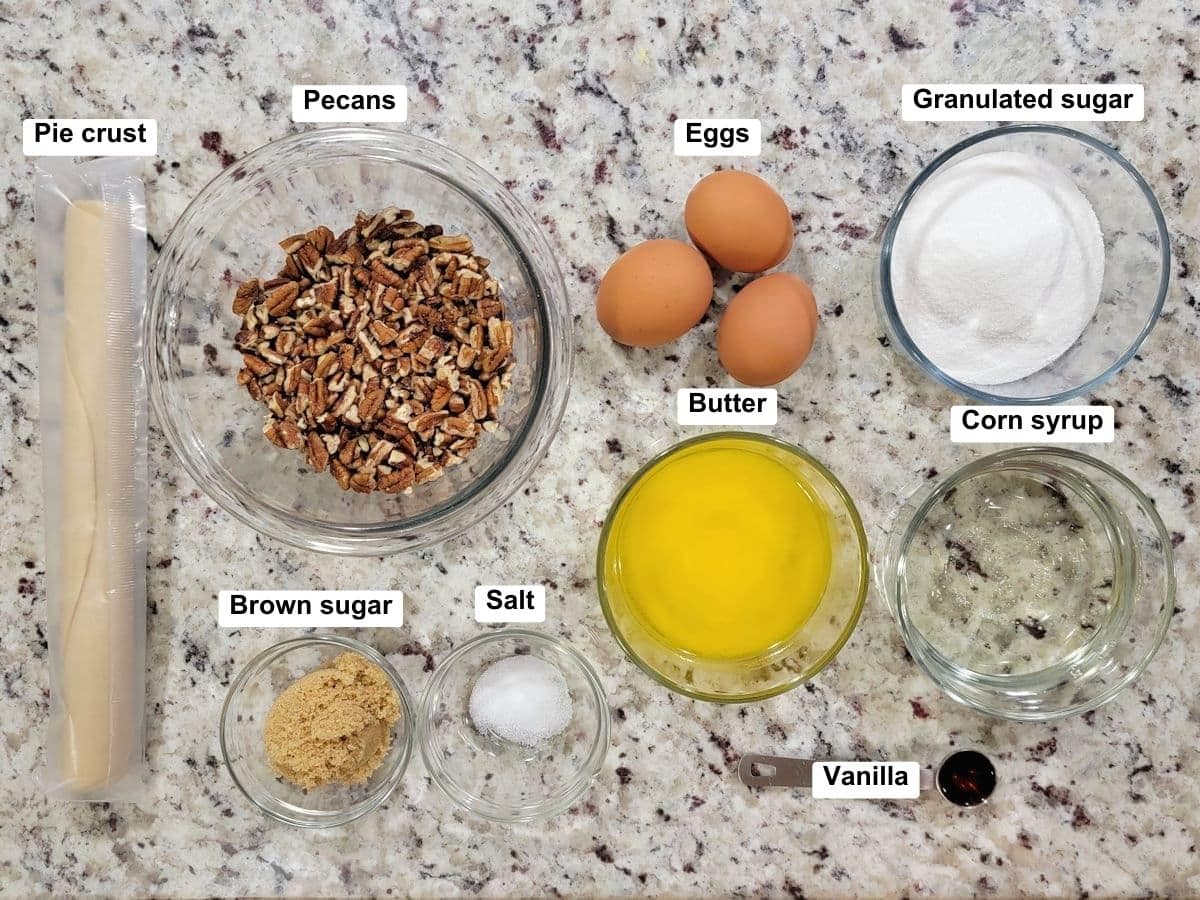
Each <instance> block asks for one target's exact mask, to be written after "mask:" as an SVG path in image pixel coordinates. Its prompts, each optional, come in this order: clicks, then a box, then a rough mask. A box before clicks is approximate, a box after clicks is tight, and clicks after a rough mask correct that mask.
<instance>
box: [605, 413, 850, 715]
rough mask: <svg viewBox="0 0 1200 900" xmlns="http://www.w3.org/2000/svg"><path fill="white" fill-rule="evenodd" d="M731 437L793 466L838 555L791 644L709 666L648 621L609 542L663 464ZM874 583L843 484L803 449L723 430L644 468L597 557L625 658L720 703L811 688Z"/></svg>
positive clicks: (611, 623) (625, 491)
mask: <svg viewBox="0 0 1200 900" xmlns="http://www.w3.org/2000/svg"><path fill="white" fill-rule="evenodd" d="M730 438H736V439H737V440H738V441H739V442H744V444H745V446H746V447H747V448H753V449H754V450H755V451H756V452H760V453H764V454H767V455H768V456H769V457H770V458H771V459H773V460H774V461H776V462H778V463H780V464H781V465H784V466H786V467H788V468H789V469H791V470H792V471H793V472H794V473H795V474H796V476H797V477H798V478H800V479H802V480H803V482H804V483H805V484H806V485H807V486H808V487H809V488H811V489H812V490H813V491H814V492H815V493H816V495H817V498H818V499H819V500H820V502H821V503H822V504H823V505H824V506H825V508H826V509H827V510H828V511H829V513H830V517H829V522H830V523H831V533H830V535H829V539H830V544H831V546H832V551H833V552H832V560H831V568H830V573H829V580H828V582H827V584H826V587H825V592H824V595H823V596H822V599H821V601H820V603H819V605H818V606H817V608H816V610H815V611H814V612H813V614H812V615H811V616H810V617H809V618H808V620H807V621H806V622H805V623H804V625H803V626H802V627H801V628H800V630H799V631H797V632H796V633H795V634H794V635H792V637H791V638H790V639H789V640H787V641H785V642H782V643H781V644H778V645H776V646H775V647H773V648H771V650H770V651H768V652H767V653H766V654H764V655H762V656H759V657H755V658H751V659H706V658H701V657H699V656H696V655H695V654H692V653H688V652H686V651H684V650H681V649H679V648H676V647H672V646H670V645H669V644H668V643H666V642H665V641H664V640H662V639H661V638H660V637H659V636H658V634H657V633H656V632H655V631H654V630H653V629H651V628H650V627H648V626H647V625H646V623H644V622H643V621H642V618H641V616H639V614H638V612H637V610H636V609H635V608H634V606H633V604H631V602H630V598H629V597H628V596H627V595H626V592H625V590H624V589H623V586H622V584H621V579H620V560H618V559H612V558H610V557H609V553H608V549H609V544H610V540H609V538H610V535H611V533H612V530H613V528H614V524H615V523H616V521H617V519H618V515H619V513H620V510H621V505H622V504H623V503H624V502H625V499H626V498H627V497H629V496H630V495H631V494H632V493H633V492H634V491H635V490H636V489H637V487H638V484H639V483H640V482H641V480H642V478H643V477H644V476H645V475H646V474H647V473H649V472H650V471H651V470H652V469H654V467H655V466H657V465H658V464H659V463H660V462H661V461H662V460H664V459H666V458H667V457H669V456H672V455H674V454H677V453H687V452H689V451H691V450H693V449H694V448H701V447H703V446H704V444H706V443H709V442H712V441H725V440H728V439H730ZM697 490H702V488H699V487H698V488H697ZM869 582H870V577H869V575H868V560H867V539H866V534H865V533H864V531H863V526H862V520H861V519H860V518H859V515H858V510H857V508H856V507H855V506H854V501H853V500H852V499H851V498H850V495H849V494H848V493H847V492H846V489H845V488H844V487H842V484H841V482H840V481H838V480H837V478H835V477H834V475H833V473H832V472H830V471H829V470H828V469H826V468H825V466H823V465H822V464H821V463H820V462H818V461H817V460H816V459H814V458H813V457H812V456H810V455H809V454H808V453H806V452H805V451H804V450H802V449H800V448H799V447H796V446H794V445H792V444H788V443H785V442H784V441H780V440H777V439H776V438H773V437H769V436H767V435H763V434H755V433H753V432H749V431H719V432H712V433H709V434H703V435H699V436H698V437H694V438H689V439H688V440H686V441H682V442H680V443H678V444H676V445H675V446H673V447H670V448H668V449H667V450H665V451H664V452H662V453H660V454H659V455H657V456H656V457H654V458H653V459H651V460H650V461H649V462H648V463H646V464H645V465H644V466H642V468H641V469H639V470H638V471H637V472H636V473H635V474H634V476H633V477H632V478H630V479H629V481H628V482H627V483H626V485H625V487H624V488H622V489H621V492H620V493H619V494H618V495H617V498H616V500H614V501H613V505H612V508H611V509H610V510H609V512H608V517H607V518H606V519H605V521H604V528H603V530H602V531H601V533H600V545H599V549H598V550H597V553H596V585H597V590H598V591H599V594H600V606H601V608H602V609H603V611H604V618H605V619H606V620H607V622H608V627H609V629H610V630H611V631H612V633H613V636H614V637H615V638H616V639H617V643H618V644H620V645H621V648H622V649H623V650H624V651H625V654H626V655H627V656H628V657H629V658H630V659H631V660H633V662H634V663H636V664H637V665H638V667H639V668H641V669H642V670H643V671H644V672H646V673H647V674H648V675H650V677H651V678H653V679H654V680H655V681H657V682H659V683H660V684H663V685H665V686H666V687H668V688H670V689H671V690H673V691H676V692H678V693H680V694H683V695H684V696H687V697H692V698H694V699H696V700H709V701H712V702H716V703H750V702H755V701H759V700H765V699H767V698H768V697H774V696H776V695H777V694H782V693H783V692H785V691H789V690H791V689H792V688H794V687H797V686H798V685H801V684H803V683H804V682H806V681H808V680H809V679H811V678H812V677H813V676H815V675H816V674H817V673H818V672H820V671H821V670H822V669H824V668H825V667H826V666H827V665H829V663H830V662H832V661H833V658H834V657H835V656H837V654H838V651H840V650H841V649H842V646H843V645H844V644H845V643H846V641H847V640H849V638H850V635H851V634H852V633H853V631H854V628H855V626H856V625H857V624H858V617H859V615H860V614H861V613H862V608H863V603H864V601H865V599H866V596H867V587H868V584H869Z"/></svg>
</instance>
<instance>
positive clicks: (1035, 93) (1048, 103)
mask: <svg viewBox="0 0 1200 900" xmlns="http://www.w3.org/2000/svg"><path fill="white" fill-rule="evenodd" d="M900 111H901V114H902V115H903V117H904V121H905V122H1140V121H1142V118H1143V117H1144V116H1145V112H1146V100H1145V90H1144V88H1143V87H1142V86H1141V85H1140V84H906V85H904V87H903V89H902V91H901V94H900Z"/></svg>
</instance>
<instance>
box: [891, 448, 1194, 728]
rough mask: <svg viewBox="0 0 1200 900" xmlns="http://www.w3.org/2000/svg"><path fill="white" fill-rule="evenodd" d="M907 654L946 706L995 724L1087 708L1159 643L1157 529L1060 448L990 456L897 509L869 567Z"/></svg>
mask: <svg viewBox="0 0 1200 900" xmlns="http://www.w3.org/2000/svg"><path fill="white" fill-rule="evenodd" d="M876 576H877V578H878V581H879V587H880V589H881V592H882V593H883V595H884V597H885V598H886V600H887V603H888V605H889V607H890V609H891V611H892V614H893V616H894V617H895V619H896V621H897V623H898V624H899V627H900V631H901V634H902V635H903V637H904V642H905V644H906V645H907V646H908V649H909V652H910V653H911V654H912V657H913V659H914V660H915V661H916V663H917V665H919V666H920V667H921V668H922V669H923V670H924V671H925V673H926V674H927V675H928V676H929V677H930V678H932V679H933V680H934V681H935V682H936V683H937V685H938V686H939V687H940V688H941V689H942V690H943V691H945V692H946V693H947V694H948V695H949V696H950V697H952V698H953V699H955V700H957V701H959V702H960V703H965V704H966V705H968V706H971V707H973V708H975V709H977V710H979V711H980V712H984V713H987V714H989V715H993V716H998V717H1001V718H1006V719H1016V720H1024V721H1042V720H1047V719H1055V718H1059V717H1063V716H1070V715H1077V714H1079V713H1083V712H1087V711H1088V710H1091V709H1095V708H1096V707H1097V706H1100V705H1101V704H1102V703H1106V702H1108V701H1109V700H1111V699H1112V698H1113V697H1115V696H1116V695H1117V694H1118V693H1119V692H1120V691H1121V690H1123V689H1124V688H1125V687H1127V686H1128V685H1129V684H1130V683H1131V682H1132V681H1133V680H1134V679H1135V678H1136V677H1137V676H1138V674H1139V673H1140V672H1141V671H1142V670H1143V669H1144V668H1145V667H1146V666H1147V665H1148V664H1149V662H1150V660H1151V658H1152V657H1153V656H1154V654H1155V652H1156V651H1157V650H1158V647H1159V645H1160V644H1161V643H1162V641H1163V638H1164V637H1165V635H1166V632H1167V627H1168V625H1169V624H1170V621H1171V615H1172V612H1173V610H1174V603H1175V573H1174V554H1173V550H1172V545H1171V538H1170V535H1169V534H1168V533H1167V530H1166V528H1165V526H1164V525H1163V523H1162V520H1161V519H1160V518H1159V516H1158V513H1157V512H1156V511H1155V509H1154V504H1153V503H1151V501H1150V499H1149V498H1148V497H1146V495H1145V494H1143V493H1142V492H1141V491H1140V490H1139V489H1138V488H1137V487H1136V486H1135V485H1134V484H1133V483H1132V482H1131V481H1129V479H1128V478H1126V477H1125V476H1124V475H1122V474H1121V473H1120V472H1118V471H1116V470H1115V469H1113V468H1112V467H1111V466H1109V465H1107V464H1105V463H1102V462H1100V461H1099V460H1096V459H1093V458H1091V457H1089V456H1085V455H1083V454H1081V453H1077V452H1074V451H1071V450H1063V449H1056V448H1046V447H1020V448H1016V449H1013V450H1005V451H1001V452H999V453H993V454H991V455H989V456H985V457H983V458H981V459H978V460H975V461H974V462H972V463H969V464H968V465H965V466H963V467H962V468H961V469H959V470H958V471H956V472H954V473H953V474H951V475H949V476H948V477H946V478H943V479H940V480H939V481H937V482H936V483H933V484H930V485H926V486H924V487H923V488H921V489H920V490H918V491H917V492H916V493H914V494H913V495H912V496H911V497H909V498H908V499H907V500H906V501H905V502H904V504H903V505H902V506H901V508H900V509H899V511H898V512H897V514H896V517H895V519H894V521H893V523H892V527H891V529H890V531H889V533H888V534H887V536H886V540H885V542H884V543H883V550H882V553H881V554H880V556H879V557H878V558H877V559H876Z"/></svg>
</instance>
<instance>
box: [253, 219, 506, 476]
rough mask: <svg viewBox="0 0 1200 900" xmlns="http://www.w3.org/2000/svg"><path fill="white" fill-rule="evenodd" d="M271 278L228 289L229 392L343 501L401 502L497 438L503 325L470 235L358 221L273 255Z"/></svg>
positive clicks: (294, 241)
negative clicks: (232, 366)
mask: <svg viewBox="0 0 1200 900" xmlns="http://www.w3.org/2000/svg"><path fill="white" fill-rule="evenodd" d="M280 247H281V248H282V249H283V251H284V253H285V254H286V257H285V259H284V264H283V268H282V269H281V270H280V272H279V275H278V276H277V277H276V278H272V279H269V280H266V281H260V280H258V279H249V280H247V281H245V282H243V283H242V284H240V285H238V287H237V289H236V292H235V296H234V298H233V304H232V306H233V311H234V313H235V315H237V316H239V317H240V318H241V327H240V329H239V330H238V331H237V333H236V335H235V337H234V344H235V346H236V347H237V348H238V349H239V350H240V351H241V352H242V360H243V365H242V367H241V368H239V369H238V370H237V372H236V378H237V382H238V384H240V385H243V386H244V387H245V388H246V391H247V393H249V395H250V396H251V397H252V398H253V399H254V400H256V401H258V402H262V403H263V404H265V406H266V407H267V411H268V413H269V419H268V421H267V423H266V424H265V425H264V427H263V434H264V436H265V437H266V438H267V440H269V441H270V442H271V443H273V444H275V445H277V446H279V447H281V448H284V449H290V450H295V451H297V452H300V453H302V454H303V455H304V457H305V459H306V461H307V463H308V465H309V466H310V467H311V468H312V469H313V470H314V471H318V472H320V471H328V472H329V473H330V476H331V477H332V478H334V479H335V480H336V481H337V483H338V485H339V486H340V487H341V488H342V489H343V490H353V491H356V492H364V493H366V492H370V491H374V490H379V491H384V492H387V493H397V492H407V491H411V490H413V489H414V487H415V486H416V485H419V484H422V483H425V482H428V481H433V480H435V479H437V478H439V477H441V475H442V474H443V472H444V470H445V469H446V468H447V467H449V466H454V465H457V464H459V463H461V462H462V461H463V460H464V458H465V457H466V456H467V454H468V453H470V452H471V451H472V450H473V449H475V447H476V445H477V443H478V441H479V440H480V435H481V434H482V433H484V432H494V431H496V430H498V428H499V423H498V420H497V418H496V417H497V415H498V410H499V406H500V403H501V401H502V399H503V395H504V390H505V388H507V386H508V384H509V383H510V381H511V372H512V356H513V353H512V343H513V328H512V323H511V322H509V321H507V320H506V318H505V310H504V304H503V302H502V301H501V299H500V294H501V292H500V286H499V284H498V283H497V282H496V280H495V279H494V278H493V277H492V276H491V275H490V274H488V266H489V262H488V260H487V259H484V258H483V257H480V256H476V255H475V254H474V246H473V244H472V242H471V240H470V238H469V237H468V236H466V235H461V234H458V235H454V234H452V235H447V234H445V233H444V232H443V230H442V228H441V227H440V226H437V225H430V226H425V225H422V224H420V223H419V222H416V221H415V220H414V219H413V218H412V212H411V211H410V210H404V209H398V208H396V207H389V208H387V209H384V210H382V211H380V212H379V213H376V214H375V215H373V216H371V215H366V214H365V213H360V214H359V215H358V216H357V217H356V218H355V222H354V225H353V226H351V227H350V228H348V229H346V230H345V231H343V232H342V233H341V234H340V235H335V234H334V233H333V232H332V231H331V230H330V229H328V228H326V227H325V226H323V225H320V226H317V227H316V228H313V229H311V230H309V231H308V232H305V233H303V234H294V235H290V236H289V237H286V238H284V239H283V240H282V241H281V242H280Z"/></svg>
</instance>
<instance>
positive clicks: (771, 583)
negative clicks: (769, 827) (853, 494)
mask: <svg viewBox="0 0 1200 900" xmlns="http://www.w3.org/2000/svg"><path fill="white" fill-rule="evenodd" d="M596 570H597V571H596V582H597V585H598V589H599V593H600V605H601V607H602V609H603V611H604V616H605V618H606V620H607V621H608V626H609V628H610V629H611V630H612V633H613V635H614V637H616V639H617V641H618V643H619V644H620V645H621V647H622V648H623V649H624V650H625V653H626V654H627V655H628V656H629V658H630V659H631V660H633V662H635V663H636V664H637V665H638V666H639V667H641V668H642V669H643V670H644V671H646V672H647V673H648V674H649V675H651V676H652V677H653V678H654V679H655V680H657V681H659V682H661V683H662V684H665V685H666V686H667V687H669V688H671V689H672V690H674V691H678V692H679V693H681V694H685V695H686V696H689V697H694V698H696V699H699V700H711V701H716V702H725V703H746V702H751V701H757V700H763V699H766V698H768V697H773V696H775V695H776V694H780V693H783V692H784V691H787V690H790V689H792V688H794V687H796V686H797V685H800V684H802V683H804V682H805V681H808V680H809V679H810V678H812V677H813V676H815V675H816V674H817V673H818V672H820V671H821V670H822V669H823V668H824V667H825V666H827V665H828V664H829V663H830V662H831V661H832V660H833V659H834V657H835V656H836V655H837V653H838V651H839V650H840V649H841V648H842V646H843V645H844V644H845V642H846V641H847V640H848V639H849V637H850V634H851V633H852V632H853V630H854V628H855V625H856V624H857V623H858V618H859V615H860V613H861V612H862V607H863V602H864V599H865V597H866V592H867V584H868V579H867V545H866V537H865V535H864V532H863V526H862V522H861V520H860V519H859V516H858V512H857V510H856V509H855V506H854V502H853V500H851V498H850V496H849V494H847V492H846V490H845V488H844V487H842V485H841V483H840V482H839V481H838V480H837V479H836V478H835V477H834V476H833V474H832V473H831V472H830V471H829V470H828V469H826V468H825V466H823V465H822V464H821V463H820V462H818V461H817V460H816V459H814V458H813V457H812V456H810V455H809V454H808V453H806V452H805V451H804V450H802V449H800V448H799V447H796V446H793V445H791V444H788V443H785V442H783V441H780V440H777V439H775V438H771V437H768V436H766V435H761V434H754V433H751V432H741V431H729V432H715V433H711V434H705V435H701V436H699V437H695V438H691V439H690V440H686V441H684V442H682V443H680V444H677V445H675V446H674V447H672V448H670V449H668V450H667V451H666V452H664V453H662V454H660V455H659V456H657V457H656V458H654V459H652V460H651V461H650V462H648V463H647V464H646V465H645V466H643V467H642V469H641V470H640V471H639V472H638V473H637V474H635V475H634V476H633V478H631V479H630V481H629V483H628V484H627V485H626V486H625V488H624V489H623V490H622V491H621V493H620V494H619V495H618V496H617V499H616V501H615V502H614V503H613V506H612V509H611V510H610V512H609V514H608V518H607V519H606V520H605V523H604V529H603V531H602V533H601V536H600V546H599V550H598V552H597V559H596Z"/></svg>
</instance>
